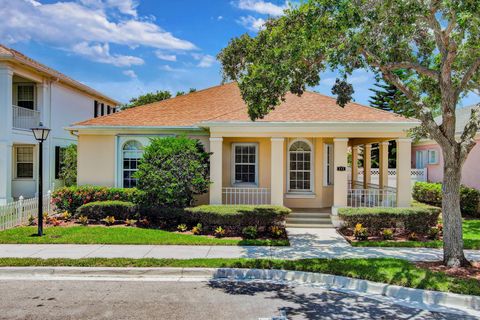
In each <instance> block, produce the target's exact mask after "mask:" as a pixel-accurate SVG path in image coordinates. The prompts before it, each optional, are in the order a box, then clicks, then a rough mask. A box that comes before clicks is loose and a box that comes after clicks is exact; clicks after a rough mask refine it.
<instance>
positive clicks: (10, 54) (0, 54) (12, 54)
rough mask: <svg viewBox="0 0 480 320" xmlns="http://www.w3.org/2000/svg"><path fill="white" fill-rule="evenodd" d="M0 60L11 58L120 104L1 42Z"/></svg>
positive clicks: (81, 89)
mask: <svg viewBox="0 0 480 320" xmlns="http://www.w3.org/2000/svg"><path fill="white" fill-rule="evenodd" d="M0 60H13V61H15V62H17V63H20V64H23V65H26V66H28V67H30V68H33V69H35V70H37V71H38V72H41V73H44V74H47V75H49V76H51V77H54V78H57V79H58V80H59V81H61V82H64V83H65V84H67V85H69V86H71V87H74V88H76V89H78V90H80V91H83V92H86V93H88V94H91V95H93V96H95V97H98V98H100V99H102V100H107V101H109V102H113V103H114V104H116V105H120V102H118V101H116V100H115V99H112V98H110V97H108V96H106V95H104V94H103V93H101V92H98V91H97V90H95V89H92V88H90V87H89V86H87V85H85V84H83V83H81V82H78V81H77V80H74V79H72V78H70V77H68V76H66V75H64V74H63V73H61V72H58V71H57V70H54V69H52V68H50V67H47V66H46V65H44V64H42V63H40V62H38V61H36V60H33V59H32V58H30V57H27V56H26V55H24V54H23V53H21V52H19V51H17V50H14V49H11V48H8V47H5V46H4V45H2V44H0Z"/></svg>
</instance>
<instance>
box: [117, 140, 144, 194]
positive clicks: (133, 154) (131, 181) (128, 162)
mask: <svg viewBox="0 0 480 320" xmlns="http://www.w3.org/2000/svg"><path fill="white" fill-rule="evenodd" d="M142 154H143V147H142V144H141V143H140V142H138V141H135V140H130V141H128V142H126V143H125V144H124V145H123V149H122V159H123V187H124V188H134V187H136V186H137V179H135V178H133V174H134V173H135V172H136V171H137V170H138V162H139V160H140V158H141V157H142Z"/></svg>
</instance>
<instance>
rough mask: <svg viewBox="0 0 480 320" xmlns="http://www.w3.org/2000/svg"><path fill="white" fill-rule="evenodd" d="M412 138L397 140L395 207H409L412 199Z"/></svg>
mask: <svg viewBox="0 0 480 320" xmlns="http://www.w3.org/2000/svg"><path fill="white" fill-rule="evenodd" d="M411 143H412V140H411V139H409V138H402V139H398V140H397V177H396V178H397V207H410V205H411V201H412V182H411V178H410V175H411V168H410V167H411V165H410V161H411V153H412V149H411V148H412V147H411Z"/></svg>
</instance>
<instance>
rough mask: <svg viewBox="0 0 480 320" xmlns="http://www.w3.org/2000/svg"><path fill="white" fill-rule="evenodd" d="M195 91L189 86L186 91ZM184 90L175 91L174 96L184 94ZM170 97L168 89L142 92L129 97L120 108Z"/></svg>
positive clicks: (141, 104)
mask: <svg viewBox="0 0 480 320" xmlns="http://www.w3.org/2000/svg"><path fill="white" fill-rule="evenodd" d="M195 91H197V89H195V88H190V90H189V91H188V93H192V92H195ZM185 94H186V92H185V91H177V93H176V96H177V97H178V96H183V95H185ZM171 97H172V93H171V92H170V91H168V90H163V91H162V90H157V91H155V92H149V93H146V94H142V95H140V96H138V97H136V98H132V99H130V102H129V103H127V104H125V105H123V106H122V109H129V108H133V107H138V106H143V105H145V104H149V103H153V102H158V101H162V100H166V99H170V98H171Z"/></svg>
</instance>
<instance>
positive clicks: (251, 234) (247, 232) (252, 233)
mask: <svg viewBox="0 0 480 320" xmlns="http://www.w3.org/2000/svg"><path fill="white" fill-rule="evenodd" d="M257 235H258V229H257V227H255V226H248V227H245V228H243V229H242V236H243V237H244V238H245V239H257Z"/></svg>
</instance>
